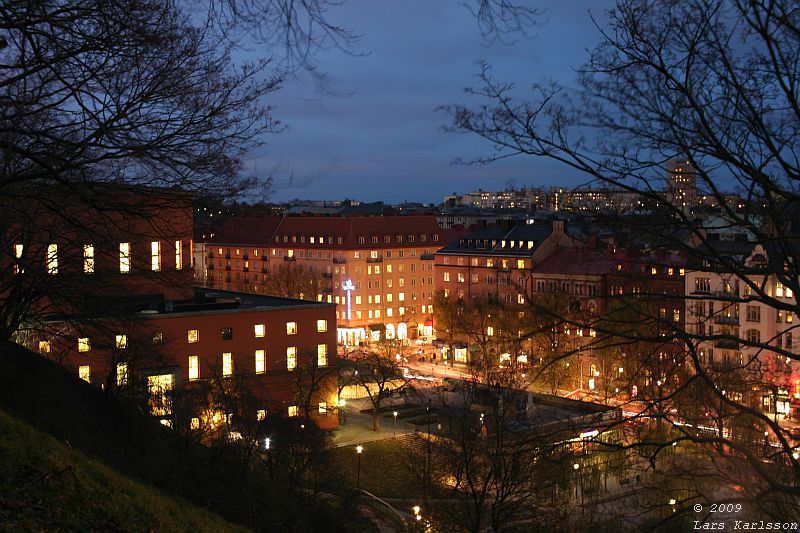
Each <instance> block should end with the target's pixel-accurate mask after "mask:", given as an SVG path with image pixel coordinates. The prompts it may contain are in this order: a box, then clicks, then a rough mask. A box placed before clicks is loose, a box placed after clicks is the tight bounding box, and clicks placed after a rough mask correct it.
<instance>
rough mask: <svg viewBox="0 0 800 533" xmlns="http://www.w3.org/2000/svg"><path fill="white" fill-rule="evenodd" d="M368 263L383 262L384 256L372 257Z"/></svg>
mask: <svg viewBox="0 0 800 533" xmlns="http://www.w3.org/2000/svg"><path fill="white" fill-rule="evenodd" d="M367 263H383V257H370V258H369V259H367Z"/></svg>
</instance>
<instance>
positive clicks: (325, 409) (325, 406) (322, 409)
mask: <svg viewBox="0 0 800 533" xmlns="http://www.w3.org/2000/svg"><path fill="white" fill-rule="evenodd" d="M327 412H328V402H319V414H321V415H324V414H326V413H327Z"/></svg>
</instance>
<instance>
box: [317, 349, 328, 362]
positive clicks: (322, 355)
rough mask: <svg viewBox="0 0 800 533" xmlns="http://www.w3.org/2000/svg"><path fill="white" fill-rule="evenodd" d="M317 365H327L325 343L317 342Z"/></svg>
mask: <svg viewBox="0 0 800 533" xmlns="http://www.w3.org/2000/svg"><path fill="white" fill-rule="evenodd" d="M317 366H328V345H327V344H317Z"/></svg>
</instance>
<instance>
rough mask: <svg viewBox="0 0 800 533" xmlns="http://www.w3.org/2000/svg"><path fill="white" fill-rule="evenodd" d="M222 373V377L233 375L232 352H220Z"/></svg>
mask: <svg viewBox="0 0 800 533" xmlns="http://www.w3.org/2000/svg"><path fill="white" fill-rule="evenodd" d="M222 375H223V376H224V377H228V376H232V375H233V354H232V353H230V352H225V353H223V354H222Z"/></svg>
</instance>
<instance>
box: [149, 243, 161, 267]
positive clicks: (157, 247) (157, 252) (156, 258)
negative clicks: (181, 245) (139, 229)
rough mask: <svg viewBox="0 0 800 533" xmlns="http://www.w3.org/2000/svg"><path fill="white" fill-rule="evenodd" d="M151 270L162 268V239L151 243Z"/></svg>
mask: <svg viewBox="0 0 800 533" xmlns="http://www.w3.org/2000/svg"><path fill="white" fill-rule="evenodd" d="M150 270H152V271H153V272H158V271H159V270H161V241H153V242H151V243H150Z"/></svg>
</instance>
